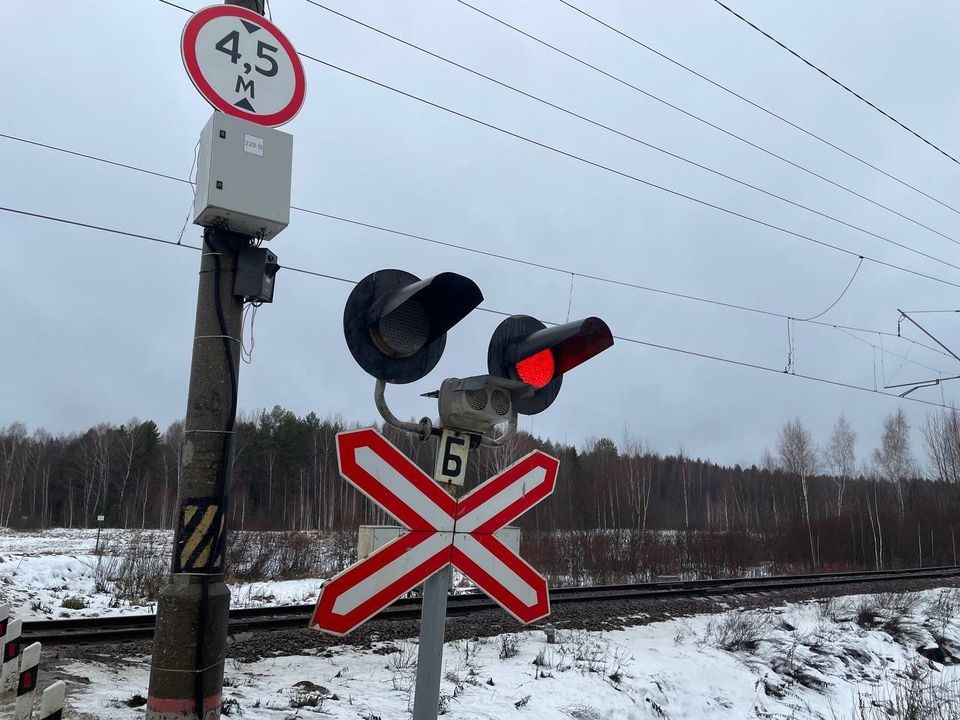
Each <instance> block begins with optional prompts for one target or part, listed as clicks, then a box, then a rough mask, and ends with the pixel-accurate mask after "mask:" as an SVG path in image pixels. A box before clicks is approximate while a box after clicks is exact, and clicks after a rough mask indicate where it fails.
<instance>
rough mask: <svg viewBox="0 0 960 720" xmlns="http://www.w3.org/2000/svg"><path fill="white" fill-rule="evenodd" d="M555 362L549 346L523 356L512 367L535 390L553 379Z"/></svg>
mask: <svg viewBox="0 0 960 720" xmlns="http://www.w3.org/2000/svg"><path fill="white" fill-rule="evenodd" d="M555 368H556V363H555V362H554V359H553V352H551V350H550V348H546V349H544V350H541V351H540V352H538V353H534V354H533V355H531V356H530V357H528V358H524V359H523V360H521V361H520V362H518V363H517V364H516V365H514V369H515V370H516V371H517V377H519V378H520V379H521V380H522V381H523V382H525V383H526V384H527V385H532V386H533V387H535V388H536V389H537V390H539V389H540V388H542V387H545V386H546V385H547V384H548V383H549V382H550V381H551V380H553V371H554V369H555Z"/></svg>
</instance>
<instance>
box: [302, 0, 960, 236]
mask: <svg viewBox="0 0 960 720" xmlns="http://www.w3.org/2000/svg"><path fill="white" fill-rule="evenodd" d="M456 2H458V3H460V4H461V5H463V6H464V7H467V8H469V9H471V10H473V11H474V12H476V13H479V14H480V15H483V16H484V17H486V18H488V19H490V20H492V21H494V22H496V23H498V24H500V25H502V26H504V27H506V28H509V29H510V30H512V31H514V32H516V33H518V34H520V35H522V36H523V37H526V38H528V39H530V40H533V41H534V42H536V43H539V44H540V45H542V46H544V47H546V48H549V49H550V50H552V51H554V52H556V53H559V54H560V55H563V56H564V57H566V58H569V59H570V60H573V61H574V62H576V63H579V64H580V65H583V66H584V67H587V68H589V69H591V70H593V71H594V72H597V73H600V74H601V75H603V76H605V77H607V78H610V79H611V80H613V81H615V82H617V83H619V84H621V85H623V86H625V87H628V88H630V89H631V90H634V91H636V92H638V93H640V94H641V95H644V96H645V97H648V98H650V99H651V100H654V101H655V102H658V103H660V104H661V105H664V106H665V107H668V108H671V109H672V110H675V111H677V112H679V113H681V114H683V115H685V116H687V117H689V118H691V119H692V120H695V121H697V122H699V123H701V124H703V125H706V126H707V127H710V128H712V129H714V130H716V131H717V132H720V133H723V134H724V135H726V136H728V137H731V138H733V139H735V140H738V141H739V142H741V143H744V144H745V145H748V146H750V147H752V148H754V149H755V150H758V151H760V152H762V153H764V154H765V155H768V156H770V157H772V158H775V159H777V160H779V161H781V162H784V163H786V164H787V165H790V166H792V167H794V168H796V169H797V170H801V171H802V172H805V173H807V174H808V175H811V176H813V177H815V178H818V179H819V180H822V181H823V182H826V183H829V184H830V185H832V186H834V187H836V188H838V189H840V190H843V191H844V192H847V193H850V194H851V195H854V196H856V197H858V198H860V199H861V200H864V201H866V202H868V203H870V204H871V205H874V206H876V207H878V208H882V209H883V210H886V211H887V212H889V213H892V214H894V215H896V216H897V217H899V218H902V219H904V220H907V221H908V222H911V223H913V224H914V225H916V226H918V227H921V228H923V229H924V230H928V231H930V232H932V233H934V234H935V235H939V236H940V237H942V238H944V239H946V240H950V241H951V242H954V243H956V242H958V241H957V240H956V239H954V238H952V237H950V236H949V235H945V234H944V233H942V232H940V231H939V230H936V229H934V228H932V227H930V226H929V225H925V224H924V223H922V222H920V221H919V220H916V219H915V218H912V217H910V216H908V215H905V214H903V213H901V212H900V211H898V210H895V209H893V208H892V207H890V206H889V205H885V204H883V203H881V202H879V201H877V200H874V199H872V198H869V197H867V196H866V195H863V194H862V193H859V192H857V191H856V190H854V189H852V188H850V187H847V186H846V185H843V184H841V183H839V182H836V181H835V180H831V179H830V178H828V177H826V176H824V175H821V174H820V173H818V172H816V171H815V170H812V169H810V168H808V167H806V166H804V165H801V164H799V163H797V162H794V161H793V160H790V159H788V158H786V157H784V156H783V155H779V154H777V153H776V152H774V151H773V150H770V149H769V148H766V147H763V146H762V145H759V144H757V143H755V142H753V141H751V140H748V139H747V138H745V137H743V136H742V135H738V134H736V133H735V132H733V131H731V130H727V129H726V128H723V127H721V126H719V125H717V124H715V123H712V122H710V121H709V120H706V119H705V118H703V117H700V116H699V115H696V114H695V113H692V112H690V111H689V110H684V109H683V108H682V107H680V106H678V105H674V104H673V103H671V102H668V101H667V100H664V99H663V98H661V97H658V96H657V95H654V94H653V93H651V92H649V91H647V90H644V89H643V88H641V87H639V86H638V85H635V84H634V83H631V82H630V81H628V80H624V79H623V78H622V77H620V76H618V75H615V74H613V73H611V72H608V71H607V70H604V69H603V68H601V67H599V66H597V65H594V64H592V63H590V62H587V61H586V60H583V59H582V58H580V57H577V56H576V55H574V54H572V53H569V52H567V51H566V50H563V49H561V48H559V47H558V46H556V45H552V44H550V43H548V42H547V41H546V40H542V39H541V38H538V37H537V36H535V35H533V34H531V33H529V32H527V31H526V30H522V29H520V28H519V27H517V26H515V25H511V24H510V23H508V22H506V21H505V20H502V19H500V18H499V17H497V16H496V15H492V14H491V13H488V12H486V11H484V10H481V9H480V8H478V7H475V6H473V5H471V4H470V3H468V2H466V1H465V0H456ZM300 55H301V57H303V56H304V53H300Z"/></svg>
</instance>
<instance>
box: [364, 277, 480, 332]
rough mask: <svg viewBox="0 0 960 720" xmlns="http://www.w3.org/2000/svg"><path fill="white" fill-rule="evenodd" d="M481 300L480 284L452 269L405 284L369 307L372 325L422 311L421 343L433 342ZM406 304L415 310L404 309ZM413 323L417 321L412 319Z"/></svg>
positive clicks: (369, 319) (416, 314) (417, 314)
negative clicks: (422, 337) (478, 285)
mask: <svg viewBox="0 0 960 720" xmlns="http://www.w3.org/2000/svg"><path fill="white" fill-rule="evenodd" d="M481 302H483V294H482V293H481V292H480V288H478V287H477V285H476V283H474V282H473V280H471V279H470V278H466V277H464V276H463V275H457V274H456V273H452V272H445V273H440V274H439V275H434V276H433V277H431V278H427V279H426V280H420V281H419V282H415V283H412V284H410V285H406V286H404V287H402V288H400V289H398V290H395V291H394V292H392V293H390V294H389V295H386V296H384V297H383V298H381V300H380V302H378V303H375V304H374V305H372V306H371V307H370V310H369V311H368V313H367V321H368V322H369V323H370V325H371V326H373V325H375V324H376V323H378V322H383V321H384V320H387V319H388V318H390V317H391V316H396V315H411V316H414V317H416V316H420V315H422V322H423V323H424V325H425V327H424V329H423V334H424V339H423V344H426V343H430V342H433V341H434V340H436V339H437V338H438V337H440V336H441V335H443V334H444V333H445V332H447V330H449V329H450V328H452V327H453V326H454V325H456V324H457V323H458V322H460V321H461V320H463V319H464V318H465V317H466V316H467V315H469V314H470V311H472V310H473V309H474V308H476V307H477V306H478V305H479V304H480V303H481ZM405 306H410V307H412V308H414V309H415V311H410V312H405ZM415 324H416V323H415Z"/></svg>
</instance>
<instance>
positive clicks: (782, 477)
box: [0, 407, 960, 580]
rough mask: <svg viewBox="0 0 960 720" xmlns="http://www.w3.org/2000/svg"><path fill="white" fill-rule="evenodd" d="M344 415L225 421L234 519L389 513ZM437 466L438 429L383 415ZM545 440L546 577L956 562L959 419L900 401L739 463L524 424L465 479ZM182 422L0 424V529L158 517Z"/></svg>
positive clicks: (780, 439) (168, 511) (402, 442)
mask: <svg viewBox="0 0 960 720" xmlns="http://www.w3.org/2000/svg"><path fill="white" fill-rule="evenodd" d="M346 428H347V426H346V425H345V424H344V422H343V421H341V420H339V419H329V418H327V419H321V418H320V417H318V416H317V415H315V414H313V413H311V414H308V415H307V416H305V417H298V416H297V415H296V414H294V413H292V412H290V411H287V410H284V409H283V408H280V407H275V408H273V409H272V410H269V411H261V412H258V413H245V414H241V416H240V417H239V418H238V422H237V434H236V445H235V460H234V469H233V485H232V489H231V492H230V505H229V508H228V518H229V524H230V527H231V529H233V530H288V531H307V530H321V531H350V532H352V531H353V530H354V529H355V528H356V526H357V525H358V524H362V523H384V522H390V520H389V519H388V518H386V517H385V516H384V515H383V514H382V513H381V512H380V511H378V510H377V509H376V508H375V507H374V506H373V505H372V504H371V503H369V502H368V501H367V500H366V499H365V498H364V497H363V496H362V495H360V494H359V493H358V492H356V491H355V490H353V489H352V487H351V486H349V485H348V483H347V482H345V481H344V480H342V479H341V478H340V476H339V474H338V472H337V461H336V450H335V436H336V433H337V432H339V431H341V430H344V429H346ZM384 432H385V434H386V435H387V436H388V437H389V438H390V440H391V441H392V442H394V443H395V444H396V445H397V446H399V447H400V449H401V450H402V451H403V452H404V453H406V454H407V455H408V456H410V457H411V458H414V459H415V461H416V462H417V463H418V464H419V465H420V466H421V467H423V468H424V469H425V470H426V471H427V472H431V471H432V463H433V458H434V453H435V444H436V440H435V439H433V440H431V441H428V442H420V441H418V440H417V439H415V438H414V437H412V436H410V435H406V434H404V433H401V432H398V431H395V430H393V429H392V428H389V427H388V428H386V429H385V431H384ZM537 448H538V449H542V450H544V451H545V452H548V453H550V454H552V455H555V456H557V457H559V458H560V460H561V463H560V475H559V479H558V483H557V488H556V492H555V493H554V495H553V496H552V497H551V498H550V499H549V500H547V501H545V502H543V503H541V504H539V505H537V506H536V507H535V508H534V509H533V510H532V511H530V512H529V513H528V514H527V515H525V516H524V517H523V518H521V520H520V521H519V523H518V524H519V525H520V526H521V527H522V528H523V529H524V553H525V555H526V556H527V557H528V558H529V559H530V561H531V562H532V563H533V564H534V565H538V566H539V567H542V568H544V569H545V570H547V571H548V572H549V573H551V574H553V575H563V576H566V577H573V578H577V577H586V576H587V575H589V576H590V577H591V578H594V579H600V580H613V579H617V578H631V577H650V576H656V575H658V574H672V573H677V572H687V573H697V574H701V575H719V574H740V573H746V572H786V571H798V572H802V571H805V570H811V569H819V570H824V571H829V570H840V569H857V568H864V569H872V568H887V567H910V566H917V565H947V564H955V563H956V562H957V541H958V539H960V538H958V537H957V536H958V535H960V420H958V418H957V417H956V415H955V414H954V413H953V412H944V413H942V414H936V415H931V416H929V417H928V418H927V421H926V423H925V425H924V426H923V427H921V428H910V427H909V426H908V425H907V421H906V418H905V416H904V415H903V414H902V413H901V412H895V413H893V414H891V415H890V416H888V417H887V419H886V420H885V422H884V429H883V436H882V442H881V444H880V446H879V447H877V448H870V449H866V448H860V447H858V446H857V436H856V432H855V429H853V428H851V427H850V425H849V423H848V422H847V421H846V420H845V419H844V418H842V417H841V418H840V419H839V420H838V421H837V423H836V425H835V426H834V428H833V430H832V432H831V433H830V434H829V435H828V436H827V437H824V438H820V439H819V442H817V441H815V439H814V438H813V437H812V436H811V434H810V433H809V431H808V430H807V429H806V428H805V427H804V426H803V424H802V422H801V421H800V420H792V421H789V422H787V423H785V424H784V426H783V427H782V428H781V429H780V431H779V433H778V435H777V437H776V441H775V443H774V444H773V446H772V447H771V448H770V449H762V452H760V453H758V456H759V457H758V462H757V464H754V465H751V466H750V467H741V466H739V465H735V466H733V467H724V466H720V465H717V464H714V463H712V462H710V461H709V460H705V459H696V458H691V457H687V456H686V455H685V454H684V453H683V451H682V450H679V451H677V452H673V453H667V454H661V453H659V452H655V451H653V450H651V449H649V448H647V447H645V446H644V444H643V443H642V442H641V441H640V440H638V439H634V438H630V437H626V438H621V439H617V440H614V439H610V438H596V439H592V440H590V441H588V442H586V443H584V445H583V446H582V447H579V448H577V447H570V446H567V445H562V444H557V443H554V442H551V441H549V440H544V439H540V438H536V437H532V436H530V435H529V434H526V433H522V432H521V433H518V434H517V435H516V436H514V437H513V438H512V439H511V440H509V441H508V442H507V443H506V444H505V446H503V447H501V448H495V449H486V448H483V449H479V450H476V451H475V452H473V453H472V455H471V460H470V467H469V472H468V477H467V487H468V488H469V487H472V486H473V485H474V484H476V483H477V482H479V480H480V479H482V478H486V477H489V476H490V475H492V474H494V473H495V472H497V471H499V470H501V469H503V468H505V467H506V466H508V465H509V464H511V463H512V462H513V461H515V460H516V459H518V458H519V457H521V456H522V455H523V454H525V453H527V452H529V451H530V450H533V449H537ZM182 450H183V426H182V424H181V423H179V422H177V423H173V424H172V425H171V426H170V427H168V428H166V429H164V430H161V429H160V428H158V427H157V425H156V424H155V423H153V422H151V421H144V422H141V421H138V420H133V421H130V422H129V423H125V424H123V425H107V424H101V425H98V426H96V427H93V428H90V429H88V430H86V431H84V432H80V433H75V434H69V435H52V434H50V433H48V432H45V431H43V430H34V431H32V432H28V430H27V428H26V427H24V426H23V425H22V424H19V423H13V424H11V425H8V426H6V427H4V428H0V526H7V527H13V528H45V527H54V526H58V527H92V526H94V525H95V524H96V517H97V515H100V514H102V515H105V516H106V521H105V524H106V526H110V527H126V528H157V527H159V528H168V527H170V526H171V524H172V522H173V517H174V515H175V509H176V502H177V497H176V493H177V481H178V473H179V468H180V459H181V453H182Z"/></svg>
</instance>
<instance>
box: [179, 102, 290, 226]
mask: <svg viewBox="0 0 960 720" xmlns="http://www.w3.org/2000/svg"><path fill="white" fill-rule="evenodd" d="M292 167H293V136H292V135H290V134H288V133H285V132H281V131H279V130H275V129H273V128H269V127H265V126H263V125H258V124H256V123H252V122H249V121H248V120H241V119H240V118H235V117H232V116H230V115H227V114H225V113H222V112H215V113H214V114H213V115H212V116H211V118H210V120H209V121H208V122H207V124H206V125H205V126H204V128H203V132H202V133H201V134H200V149H199V155H198V157H197V186H196V193H195V195H194V197H193V222H194V224H195V225H201V226H203V227H226V228H227V229H229V230H232V231H233V232H236V233H242V234H244V235H250V236H254V237H258V238H262V239H264V240H269V239H270V238H272V237H274V236H275V235H277V233H279V232H280V231H281V230H283V229H284V228H285V227H286V226H287V225H289V224H290V175H291V172H292Z"/></svg>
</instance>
